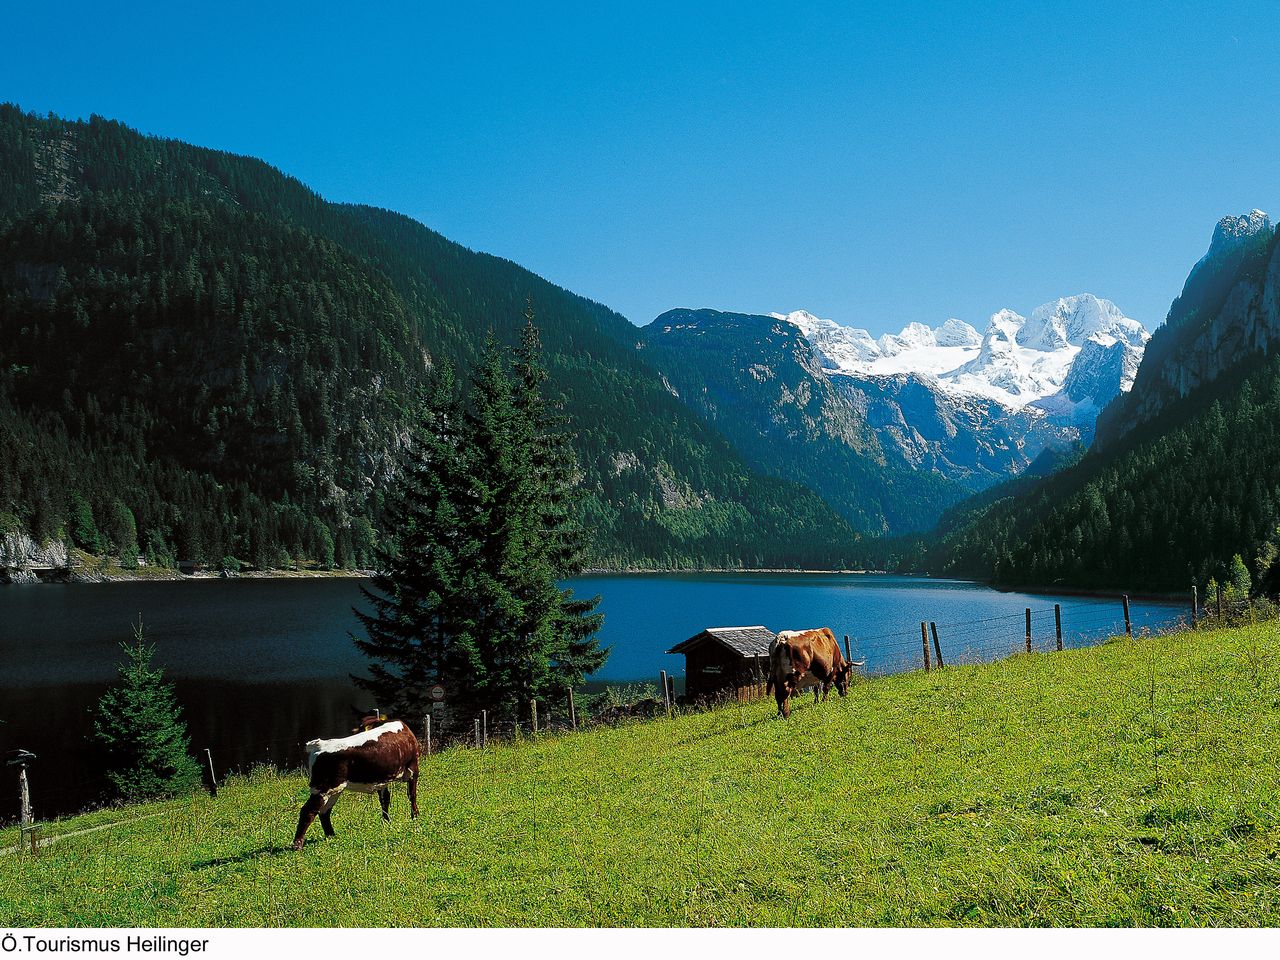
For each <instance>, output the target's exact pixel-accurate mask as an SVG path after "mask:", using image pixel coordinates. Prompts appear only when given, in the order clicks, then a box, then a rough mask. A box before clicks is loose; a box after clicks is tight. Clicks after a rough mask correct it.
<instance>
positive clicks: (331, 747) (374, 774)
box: [293, 715, 418, 850]
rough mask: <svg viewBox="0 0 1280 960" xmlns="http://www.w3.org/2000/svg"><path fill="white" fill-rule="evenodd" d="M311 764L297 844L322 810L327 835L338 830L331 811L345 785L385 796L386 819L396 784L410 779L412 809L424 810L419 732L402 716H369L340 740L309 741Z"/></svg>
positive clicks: (299, 846) (413, 812)
mask: <svg viewBox="0 0 1280 960" xmlns="http://www.w3.org/2000/svg"><path fill="white" fill-rule="evenodd" d="M307 769H308V770H309V771H310V773H311V796H310V797H309V798H308V799H307V802H306V803H304V804H303V805H302V811H301V813H299V814H298V832H297V833H296V834H295V835H294V838H293V849H295V850H301V849H302V838H303V837H305V836H306V834H307V828H308V827H309V826H311V821H313V820H314V819H315V818H316V817H317V816H318V817H319V818H320V826H322V827H324V835H325V836H326V837H332V836H333V823H332V822H331V821H330V819H329V814H330V811H331V810H333V805H334V804H335V803H336V802H337V800H338V797H339V796H341V795H342V792H343V791H344V790H354V791H355V792H356V793H376V794H377V795H378V799H379V800H380V801H381V802H382V819H383V820H390V819H391V814H390V809H391V784H393V783H395V782H396V781H399V780H403V781H405V782H406V783H408V785H409V810H410V812H409V815H410V816H411V817H416V816H417V815H418V738H417V737H415V736H414V735H413V731H412V730H410V729H409V728H408V726H406V725H405V724H403V723H401V722H400V721H399V720H392V721H390V722H387V720H386V718H385V717H380V716H377V715H373V716H367V717H364V718H362V719H361V720H360V723H359V725H358V726H357V727H356V732H355V733H353V734H352V735H351V736H349V737H341V738H339V739H336V740H311V741H309V742H308V743H307Z"/></svg>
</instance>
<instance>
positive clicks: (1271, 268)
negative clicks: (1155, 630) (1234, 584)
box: [926, 218, 1280, 590]
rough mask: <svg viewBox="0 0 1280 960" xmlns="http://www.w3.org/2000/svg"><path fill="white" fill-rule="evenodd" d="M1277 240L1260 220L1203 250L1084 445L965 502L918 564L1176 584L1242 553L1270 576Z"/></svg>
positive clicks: (1278, 450)
mask: <svg viewBox="0 0 1280 960" xmlns="http://www.w3.org/2000/svg"><path fill="white" fill-rule="evenodd" d="M1255 219H1256V218H1255ZM1225 222H1226V221H1224V223H1225ZM1221 232H1222V226H1221V225H1220V227H1219V231H1218V233H1216V234H1215V246H1216V245H1217V244H1218V243H1219V239H1218V238H1219V235H1220V234H1221ZM1275 248H1276V244H1275V239H1274V235H1273V233H1272V231H1271V229H1270V225H1269V223H1267V224H1265V225H1264V226H1263V227H1261V228H1260V229H1258V230H1255V231H1253V232H1249V233H1246V234H1245V235H1244V236H1243V237H1242V238H1240V239H1239V242H1238V243H1234V244H1230V245H1228V246H1227V247H1226V248H1225V249H1218V250H1214V249H1211V250H1210V254H1209V255H1208V256H1207V257H1206V259H1205V260H1202V261H1201V262H1200V263H1199V264H1197V267H1196V269H1195V270H1193V272H1192V274H1191V277H1190V278H1189V279H1188V282H1187V287H1186V290H1184V293H1183V295H1182V297H1181V298H1179V300H1178V301H1176V302H1175V304H1174V307H1173V309H1172V310H1171V311H1170V320H1169V327H1168V329H1162V330H1160V331H1158V332H1157V333H1156V335H1155V336H1154V337H1153V338H1152V341H1151V345H1150V346H1149V347H1148V349H1147V354H1146V357H1145V358H1144V360H1143V365H1142V367H1141V368H1140V369H1139V371H1138V377H1137V380H1136V382H1135V384H1134V388H1133V391H1132V393H1131V394H1130V395H1128V396H1122V397H1120V398H1119V399H1117V401H1116V402H1115V404H1113V406H1112V407H1110V408H1108V410H1107V417H1106V429H1105V431H1104V430H1103V429H1102V427H1101V426H1100V430H1099V441H1098V444H1097V445H1095V448H1094V449H1093V450H1091V451H1090V453H1089V454H1088V455H1087V456H1086V457H1084V458H1083V459H1082V460H1081V461H1080V462H1079V463H1077V464H1076V465H1074V466H1072V467H1070V468H1068V469H1067V470H1065V471H1063V472H1061V473H1059V474H1056V475H1054V476H1051V477H1049V478H1047V479H1045V480H1043V481H1041V482H1039V483H1037V484H1035V485H1034V486H1033V487H1031V489H1029V490H1025V491H1022V492H1019V493H1017V494H1016V495H1011V496H1007V497H1004V498H1002V499H999V500H997V501H996V502H995V503H994V504H992V505H991V506H990V507H988V508H986V509H977V510H973V511H969V512H968V513H966V514H965V516H964V517H963V522H960V523H958V524H956V525H954V526H953V527H952V528H951V529H944V530H942V531H941V533H942V536H941V540H940V543H939V544H937V545H936V546H935V547H934V548H933V550H932V551H931V552H930V554H929V556H928V557H927V559H926V566H927V567H928V568H929V569H931V570H933V571H935V572H946V573H950V574H957V575H964V576H976V577H984V578H992V579H994V580H995V581H996V582H998V583H1005V584H1038V585H1049V584H1065V585H1070V586H1078V587H1100V586H1106V587H1120V586H1129V587H1134V588H1144V589H1151V590H1185V589H1187V588H1189V587H1190V586H1191V585H1192V584H1200V585H1204V584H1205V583H1206V582H1207V581H1208V580H1209V579H1210V578H1218V579H1225V578H1226V576H1227V575H1228V571H1229V570H1230V568H1231V566H1232V562H1233V558H1234V557H1236V556H1237V555H1238V556H1239V557H1240V558H1241V559H1242V560H1243V562H1244V564H1245V566H1246V567H1247V568H1248V570H1249V573H1250V576H1251V577H1252V579H1253V580H1254V582H1255V583H1257V582H1262V583H1265V584H1268V585H1269V586H1270V587H1271V588H1275V587H1277V586H1280V583H1277V582H1276V578H1277V574H1278V573H1280V571H1277V569H1276V568H1275V557H1276V553H1277V550H1278V549H1280V536H1277V524H1280V356H1277V355H1275V352H1274V345H1275V342H1276V338H1277V336H1280V326H1277V324H1276V323H1275V317H1276V313H1277V311H1276V306H1277V304H1280V284H1278V283H1277V279H1278V278H1280V267H1277V264H1276V249H1275ZM1148 364H1152V365H1153V366H1152V367H1151V369H1150V370H1148V366H1147V365H1148Z"/></svg>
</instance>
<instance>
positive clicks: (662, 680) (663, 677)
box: [658, 670, 671, 717]
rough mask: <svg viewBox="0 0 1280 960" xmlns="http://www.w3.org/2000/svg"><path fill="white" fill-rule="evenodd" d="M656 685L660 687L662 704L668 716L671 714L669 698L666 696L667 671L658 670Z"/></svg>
mask: <svg viewBox="0 0 1280 960" xmlns="http://www.w3.org/2000/svg"><path fill="white" fill-rule="evenodd" d="M658 685H659V686H660V687H662V706H663V708H664V709H665V710H666V711H667V716H668V717H669V716H671V698H670V697H668V696H667V671H665V670H659V671H658Z"/></svg>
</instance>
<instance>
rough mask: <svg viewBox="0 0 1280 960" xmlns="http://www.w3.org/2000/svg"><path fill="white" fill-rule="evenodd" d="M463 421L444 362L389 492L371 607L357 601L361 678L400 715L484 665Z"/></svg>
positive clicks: (412, 712) (368, 595)
mask: <svg viewBox="0 0 1280 960" xmlns="http://www.w3.org/2000/svg"><path fill="white" fill-rule="evenodd" d="M463 427H464V419H463V414H462V407H461V404H460V403H459V400H458V396H457V389H456V382H455V379H454V374H453V369H452V367H450V366H449V364H447V363H441V364H440V365H439V366H438V368H437V369H436V371H435V372H434V373H433V375H432V377H431V381H430V384H429V387H428V390H427V398H426V401H425V403H424V404H423V410H422V415H421V416H420V417H419V419H418V421H417V426H416V429H415V431H414V434H413V436H412V437H411V440H410V443H409V446H408V449H407V456H406V462H405V466H404V470H403V472H402V476H401V478H400V481H399V486H398V488H397V490H396V491H395V492H394V495H393V496H392V497H391V498H390V503H389V506H388V526H387V536H386V537H385V538H384V546H383V547H381V548H380V550H379V552H378V557H377V563H378V574H377V575H376V576H375V577H374V579H373V589H372V590H367V589H366V590H363V593H364V596H365V599H366V601H367V602H368V604H369V606H370V607H371V608H372V612H365V611H362V610H356V616H357V617H358V618H359V619H360V622H361V624H362V625H363V627H364V629H365V634H366V636H364V637H353V639H354V640H355V643H356V646H357V648H359V650H360V651H361V652H362V653H364V654H365V655H366V656H367V657H369V659H370V661H371V663H370V665H369V676H368V677H357V678H355V680H356V682H357V684H358V685H359V686H360V687H362V688H363V689H365V690H368V691H369V692H370V693H372V694H373V696H374V697H375V698H377V702H378V706H379V707H382V708H385V709H388V710H391V711H392V712H394V713H396V714H399V715H401V716H418V715H420V714H421V713H422V711H423V710H425V709H426V707H427V705H428V703H429V691H430V688H431V687H432V686H434V685H435V684H436V683H439V684H441V685H442V686H444V687H445V689H446V690H447V691H450V692H451V693H452V694H455V695H456V694H457V693H458V692H459V688H460V686H461V683H462V678H463V677H464V676H466V677H470V676H472V675H473V674H474V673H475V671H476V670H477V669H478V668H479V669H481V670H482V667H483V665H482V664H480V663H478V662H477V660H476V658H475V657H474V656H473V650H472V647H473V645H472V642H471V637H472V635H473V627H474V613H473V611H474V606H473V603H472V601H471V597H470V591H471V589H472V586H471V581H472V576H471V574H472V571H473V568H474V565H475V561H476V548H477V543H476V541H475V539H474V531H475V529H476V520H477V518H476V517H475V509H474V501H473V498H472V497H471V490H470V486H471V480H470V478H469V474H470V473H471V471H472V467H473V456H472V447H471V445H470V444H469V443H468V442H467V438H466V435H465V433H464V432H463ZM470 682H471V681H470V680H468V683H470Z"/></svg>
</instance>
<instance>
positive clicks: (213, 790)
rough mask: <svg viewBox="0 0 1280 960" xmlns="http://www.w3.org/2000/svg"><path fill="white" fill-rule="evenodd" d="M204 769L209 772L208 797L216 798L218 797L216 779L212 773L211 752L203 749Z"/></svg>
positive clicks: (206, 748)
mask: <svg viewBox="0 0 1280 960" xmlns="http://www.w3.org/2000/svg"><path fill="white" fill-rule="evenodd" d="M204 760H205V767H206V769H207V770H208V771H209V796H211V797H216V796H217V795H218V778H217V776H216V775H215V774H214V772H213V752H212V751H211V750H210V749H209V748H208V747H205V748H204Z"/></svg>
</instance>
